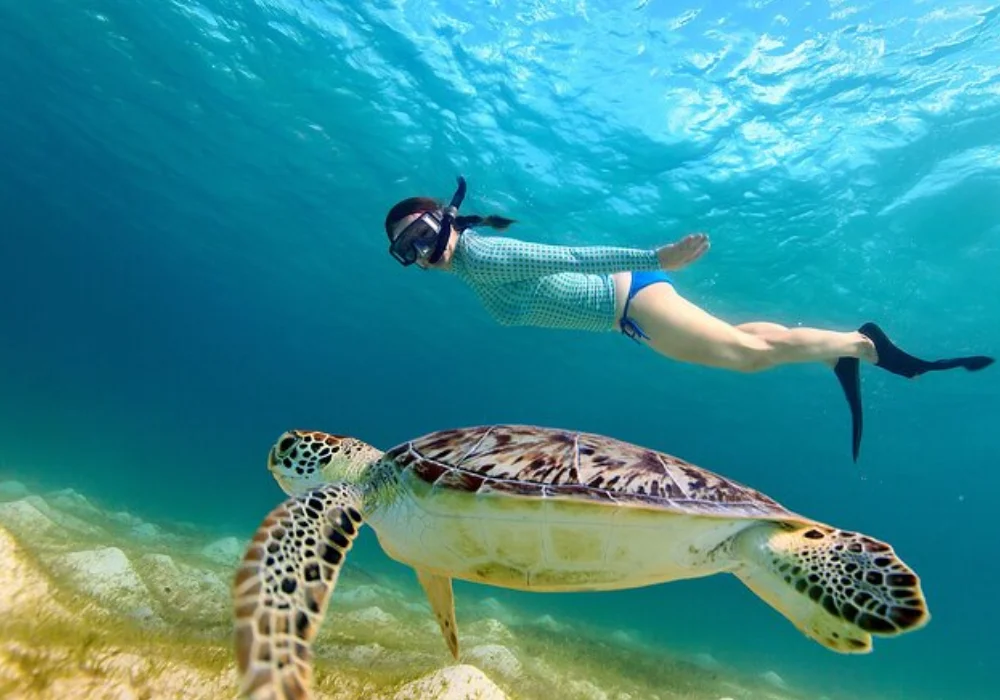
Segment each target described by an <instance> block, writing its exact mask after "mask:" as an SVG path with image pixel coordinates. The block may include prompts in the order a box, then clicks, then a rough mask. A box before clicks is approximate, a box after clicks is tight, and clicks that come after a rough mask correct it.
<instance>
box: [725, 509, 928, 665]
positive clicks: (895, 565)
mask: <svg viewBox="0 0 1000 700" xmlns="http://www.w3.org/2000/svg"><path fill="white" fill-rule="evenodd" d="M734 545H735V546H734V553H735V554H736V555H737V556H738V558H739V559H741V560H742V564H743V565H742V566H741V567H739V568H738V569H736V570H735V571H734V572H733V573H734V574H736V576H738V577H739V579H740V580H741V581H743V583H744V584H746V585H747V587H749V588H750V590H752V591H753V592H754V593H756V594H757V595H758V596H760V597H761V598H762V599H763V600H764V601H765V602H767V603H768V604H769V605H770V606H771V607H772V608H774V609H775V610H777V611H778V612H780V613H781V614H782V615H784V616H785V617H786V618H788V619H789V620H790V621H791V622H792V624H794V625H795V626H796V627H797V628H798V629H799V630H800V631H801V632H802V633H803V634H805V635H806V636H808V637H810V638H812V639H814V640H815V641H817V642H819V643H820V644H822V645H823V646H825V647H827V648H828V649H832V650H834V651H838V652H841V653H844V654H864V653H867V652H870V651H871V649H872V635H877V636H883V637H892V636H895V635H899V634H903V633H905V632H912V631H914V630H918V629H920V628H921V627H923V626H924V625H926V624H927V622H928V621H929V620H930V613H929V612H928V611H927V602H926V601H925V600H924V594H923V591H922V590H921V588H920V579H919V577H918V576H917V575H916V574H915V573H914V572H913V571H912V570H911V569H910V568H909V567H908V566H907V565H906V564H904V563H903V562H902V560H900V559H899V557H898V556H896V553H895V552H894V551H893V549H892V547H890V546H889V545H888V544H886V543H884V542H879V541H878V540H875V539H873V538H871V537H867V536H865V535H861V534H858V533H854V532H844V531H842V530H836V529H834V528H831V527H827V526H824V525H820V524H812V525H810V524H807V523H803V524H801V525H799V526H797V527H790V526H789V525H787V524H776V523H773V522H760V523H758V524H756V525H754V526H752V527H750V528H747V529H746V530H744V531H743V532H741V533H740V534H738V535H737V536H736V537H735V539H734Z"/></svg>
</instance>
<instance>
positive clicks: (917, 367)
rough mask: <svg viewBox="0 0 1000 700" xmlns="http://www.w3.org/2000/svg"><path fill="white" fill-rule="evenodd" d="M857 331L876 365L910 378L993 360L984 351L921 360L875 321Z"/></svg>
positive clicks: (972, 367)
mask: <svg viewBox="0 0 1000 700" xmlns="http://www.w3.org/2000/svg"><path fill="white" fill-rule="evenodd" d="M858 332H859V333H860V334H861V335H862V336H864V337H865V338H868V339H870V341H871V344H872V347H873V348H874V352H875V359H874V360H872V361H873V362H874V363H875V366H876V367H881V368H882V369H884V370H886V371H887V372H892V373H893V374H898V375H900V376H901V377H906V378H907V379H913V378H914V377H918V376H920V375H921V374H924V373H925V372H940V371H943V370H946V369H957V368H959V367H961V368H963V369H965V370H967V371H969V372H978V371H980V370H983V369H986V368H987V367H989V366H990V365H992V364H993V362H994V360H993V358H992V357H987V356H985V355H971V356H968V357H953V358H949V359H945V360H921V359H920V358H918V357H914V356H913V355H910V354H909V353H906V352H903V350H901V349H900V348H898V347H896V345H894V344H893V342H892V341H891V340H889V336H887V335H886V334H885V332H884V331H883V330H882V329H881V328H879V327H878V325H876V324H874V323H866V324H865V325H863V326H861V328H859V329H858Z"/></svg>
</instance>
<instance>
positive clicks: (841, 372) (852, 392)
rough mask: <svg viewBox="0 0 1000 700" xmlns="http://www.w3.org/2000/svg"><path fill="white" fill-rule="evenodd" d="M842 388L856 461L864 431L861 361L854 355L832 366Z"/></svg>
mask: <svg viewBox="0 0 1000 700" xmlns="http://www.w3.org/2000/svg"><path fill="white" fill-rule="evenodd" d="M833 372H834V374H836V375H837V381H839V382H840V388H841V389H843V390H844V397H845V398H847V405H848V406H849V407H850V409H851V453H852V455H853V456H854V461H855V462H857V461H858V454H859V453H860V452H861V433H862V432H863V431H864V427H865V420H864V415H863V414H862V412H861V362H860V360H858V358H856V357H842V358H840V359H839V360H837V364H836V365H835V366H834V368H833Z"/></svg>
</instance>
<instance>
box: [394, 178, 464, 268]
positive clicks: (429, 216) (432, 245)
mask: <svg viewBox="0 0 1000 700" xmlns="http://www.w3.org/2000/svg"><path fill="white" fill-rule="evenodd" d="M463 199H465V178H463V177H461V176H459V178H458V189H457V190H455V195H454V196H453V197H452V198H451V203H450V204H449V205H448V206H447V207H445V208H443V209H436V210H434V211H425V212H423V213H421V215H420V216H419V217H418V218H417V219H416V220H415V221H413V222H412V223H410V224H409V225H408V226H407V227H406V228H404V229H403V230H402V231H400V232H399V234H398V235H397V236H396V237H395V238H393V239H392V242H391V243H390V244H389V253H390V254H392V257H394V258H396V260H397V261H399V264H400V265H402V266H403V267H407V266H408V265H412V264H413V263H415V262H416V261H417V260H420V259H425V260H427V262H429V263H430V264H432V265H433V264H435V263H436V262H438V261H439V260H440V259H441V256H442V255H444V251H445V248H446V247H447V246H448V240H449V239H450V238H451V226H452V223H454V221H455V217H456V216H458V208H459V207H460V206H462V200H463Z"/></svg>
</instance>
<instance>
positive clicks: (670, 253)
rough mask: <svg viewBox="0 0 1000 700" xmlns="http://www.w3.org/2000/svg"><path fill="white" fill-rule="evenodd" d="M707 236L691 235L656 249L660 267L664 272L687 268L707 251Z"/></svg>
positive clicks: (700, 234) (702, 234) (701, 234)
mask: <svg viewBox="0 0 1000 700" xmlns="http://www.w3.org/2000/svg"><path fill="white" fill-rule="evenodd" d="M708 248H709V243H708V236H707V235H706V234H704V233H692V234H691V235H688V236H685V237H684V238H682V239H680V240H679V241H677V242H676V243H668V244H667V245H665V246H663V247H661V248H658V249H657V251H656V257H657V258H659V259H660V267H661V268H662V269H664V270H680V269H681V268H682V267H687V266H688V265H690V264H691V263H693V262H694V261H695V260H697V259H698V258H700V257H701V256H702V255H704V254H705V253H706V251H708Z"/></svg>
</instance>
